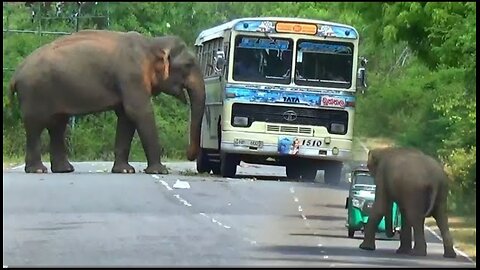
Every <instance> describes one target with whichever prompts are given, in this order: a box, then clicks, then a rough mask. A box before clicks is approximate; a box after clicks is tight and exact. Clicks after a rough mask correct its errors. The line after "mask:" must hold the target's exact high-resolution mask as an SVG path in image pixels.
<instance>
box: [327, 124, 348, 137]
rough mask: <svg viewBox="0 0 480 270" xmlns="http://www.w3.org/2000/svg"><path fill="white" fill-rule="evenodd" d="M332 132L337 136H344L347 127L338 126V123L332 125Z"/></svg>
mask: <svg viewBox="0 0 480 270" xmlns="http://www.w3.org/2000/svg"><path fill="white" fill-rule="evenodd" d="M330 131H331V132H332V133H335V134H344V133H345V125H344V124H338V123H332V124H331V125H330Z"/></svg>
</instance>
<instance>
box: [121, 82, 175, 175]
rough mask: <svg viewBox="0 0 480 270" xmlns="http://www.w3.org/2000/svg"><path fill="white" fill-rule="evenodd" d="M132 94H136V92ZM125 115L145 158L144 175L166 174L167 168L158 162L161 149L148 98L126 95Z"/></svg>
mask: <svg viewBox="0 0 480 270" xmlns="http://www.w3.org/2000/svg"><path fill="white" fill-rule="evenodd" d="M131 91H134V93H138V91H135V90H131ZM124 98H125V99H126V100H125V106H124V108H125V113H126V114H127V116H128V117H129V118H130V120H131V121H132V122H134V123H135V127H136V129H137V132H138V135H139V136H140V141H141V142H142V146H143V150H144V151H145V154H146V156H147V163H148V166H147V168H146V169H145V173H148V174H168V170H167V167H166V166H165V165H163V164H162V163H161V161H160V157H161V154H162V153H161V152H162V151H161V147H160V143H159V138H158V132H157V128H156V126H155V117H154V114H153V108H152V105H151V103H150V97H148V96H144V97H139V96H132V95H126V96H125V97H124Z"/></svg>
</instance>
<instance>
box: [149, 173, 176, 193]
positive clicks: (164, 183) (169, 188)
mask: <svg viewBox="0 0 480 270" xmlns="http://www.w3.org/2000/svg"><path fill="white" fill-rule="evenodd" d="M152 177H153V178H155V179H158V182H160V183H161V184H162V185H163V186H165V187H166V188H167V189H168V190H173V189H172V188H171V187H170V186H169V185H168V183H167V182H165V181H163V180H161V179H160V177H158V175H152Z"/></svg>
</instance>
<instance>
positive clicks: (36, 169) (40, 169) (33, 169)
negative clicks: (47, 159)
mask: <svg viewBox="0 0 480 270" xmlns="http://www.w3.org/2000/svg"><path fill="white" fill-rule="evenodd" d="M25 172H26V173H47V172H48V169H47V167H45V166H44V165H43V164H42V163H40V164H37V165H25Z"/></svg>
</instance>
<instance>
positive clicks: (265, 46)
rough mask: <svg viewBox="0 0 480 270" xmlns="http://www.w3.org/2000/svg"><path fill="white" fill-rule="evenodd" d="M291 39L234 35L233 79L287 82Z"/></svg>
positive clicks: (291, 48) (289, 70) (289, 67)
mask: <svg viewBox="0 0 480 270" xmlns="http://www.w3.org/2000/svg"><path fill="white" fill-rule="evenodd" d="M292 53H293V40H291V39H286V38H269V37H258V36H245V35H238V36H237V37H236V38H235V51H234V57H233V61H234V66H233V79H234V80H236V81H247V82H265V83H279V84H290V81H291V66H292Z"/></svg>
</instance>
